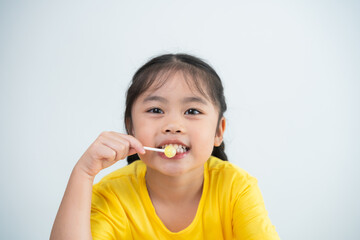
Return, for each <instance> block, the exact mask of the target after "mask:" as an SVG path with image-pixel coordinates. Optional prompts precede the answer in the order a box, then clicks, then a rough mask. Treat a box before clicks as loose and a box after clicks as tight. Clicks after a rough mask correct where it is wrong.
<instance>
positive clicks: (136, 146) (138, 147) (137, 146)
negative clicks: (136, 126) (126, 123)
mask: <svg viewBox="0 0 360 240" xmlns="http://www.w3.org/2000/svg"><path fill="white" fill-rule="evenodd" d="M109 136H110V137H113V138H114V139H117V140H119V141H121V140H125V139H126V140H127V141H128V142H129V143H130V146H129V149H130V152H131V154H129V155H132V154H134V153H141V154H145V149H144V147H143V145H142V143H141V142H140V141H139V140H137V139H136V138H135V137H133V136H131V135H127V134H122V133H117V132H113V131H110V132H109ZM132 149H133V150H135V151H131V150H132Z"/></svg>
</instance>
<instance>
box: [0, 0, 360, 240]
mask: <svg viewBox="0 0 360 240" xmlns="http://www.w3.org/2000/svg"><path fill="white" fill-rule="evenodd" d="M359 12H360V4H359V2H358V1H344V0H336V1H317V0H313V1H299V0H298V1H286V0H276V1H165V0H163V1H160V0H153V1H1V2H0V104H1V105H0V111H1V118H0V131H1V132H0V133H1V134H0V160H1V174H0V186H1V189H0V190H1V197H0V203H1V204H0V213H1V216H0V239H28V240H32V239H34V240H35V239H36V240H38V239H48V238H49V236H50V231H51V227H52V224H53V221H54V218H55V216H56V213H57V210H58V207H59V204H60V201H61V199H62V196H63V193H64V190H65V187H66V184H67V181H68V178H69V175H70V173H71V170H72V168H73V167H74V165H75V163H76V162H77V160H78V159H79V158H80V157H81V155H82V154H83V153H84V152H85V150H86V149H87V148H88V146H89V145H90V144H91V143H92V142H93V141H94V140H95V139H96V137H97V136H98V135H99V134H100V133H101V132H102V131H110V130H111V131H118V132H124V128H123V119H122V118H123V111H124V99H125V91H126V89H127V87H128V85H129V82H130V79H131V77H132V75H133V74H134V72H135V71H136V70H137V68H139V67H140V66H141V65H142V64H143V63H145V62H146V61H147V60H148V59H150V58H151V57H153V56H156V55H158V54H163V53H170V52H171V53H172V52H175V53H176V52H185V53H190V54H194V55H196V56H198V57H201V58H203V59H205V60H206V61H207V62H209V63H210V64H211V65H212V66H213V67H214V68H215V70H216V71H217V72H218V74H219V75H220V77H221V78H222V80H223V82H224V86H225V94H226V98H227V103H228V111H227V112H226V114H225V116H226V117H227V121H228V122H227V130H226V134H225V143H226V148H227V153H228V155H229V159H230V161H231V162H233V163H235V164H236V165H238V166H240V167H241V168H243V169H245V170H246V171H248V172H249V173H250V174H252V175H253V176H255V177H256V178H257V179H258V180H259V186H260V189H261V191H262V193H263V196H264V199H265V205H266V208H267V210H268V212H269V216H270V219H271V220H272V223H273V224H274V225H275V226H276V229H277V231H278V233H279V235H280V237H281V238H282V239H292V240H297V239H298V240H304V239H314V240H318V239H326V240H331V239H360V228H359V223H360V209H359V208H360V207H359V206H360V205H359V201H358V199H359V197H360V187H359V185H360V184H359V183H360V177H359V174H358V172H359V170H360V164H359V160H360V150H359V149H360V148H359V147H360V146H359V145H360V144H359V143H360V141H359V140H360V137H359V135H360V129H359V122H360V97H359V93H360V91H359V90H360V84H359V80H360V70H359V69H360V68H359V66H360V44H359V43H360V17H359ZM124 165H126V163H125V161H122V162H119V163H117V164H115V165H114V166H112V167H111V168H109V169H106V170H103V171H102V172H101V173H100V174H99V175H98V176H97V178H96V181H99V180H100V179H101V177H103V176H105V175H106V174H108V173H110V172H112V171H114V170H115V169H117V168H119V167H122V166H124Z"/></svg>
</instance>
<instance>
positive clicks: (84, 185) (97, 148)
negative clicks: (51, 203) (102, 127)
mask: <svg viewBox="0 0 360 240" xmlns="http://www.w3.org/2000/svg"><path fill="white" fill-rule="evenodd" d="M136 152H138V153H141V154H144V153H145V150H144V148H143V146H142V144H141V143H140V142H139V141H138V140H137V139H135V138H134V137H132V136H129V135H125V134H120V133H116V132H103V133H101V134H100V135H99V137H98V138H97V139H96V140H95V141H94V142H93V143H92V144H91V145H90V147H89V148H88V149H87V150H86V152H85V153H84V154H83V156H82V157H81V158H80V160H79V161H78V162H77V164H76V165H75V167H74V169H73V171H72V173H71V176H70V179H69V182H68V185H67V187H66V190H65V194H64V197H63V199H62V201H61V204H60V207H59V211H58V213H57V215H56V218H55V222H54V225H53V228H52V231H51V235H50V240H72V239H76V240H83V239H84V240H85V239H87V240H88V239H92V236H91V226H90V212H91V196H92V185H93V182H94V178H95V176H96V174H98V173H99V172H100V171H101V170H102V169H104V168H107V167H109V166H111V165H113V164H114V163H115V162H117V161H118V160H120V159H124V158H125V157H126V156H128V155H132V154H134V153H136Z"/></svg>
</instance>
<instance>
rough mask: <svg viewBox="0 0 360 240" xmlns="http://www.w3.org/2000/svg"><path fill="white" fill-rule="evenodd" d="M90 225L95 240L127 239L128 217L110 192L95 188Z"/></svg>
mask: <svg viewBox="0 0 360 240" xmlns="http://www.w3.org/2000/svg"><path fill="white" fill-rule="evenodd" d="M90 223H91V234H92V237H93V239H94V240H105V239H106V240H110V239H114V240H115V239H127V238H125V237H126V235H127V231H126V229H128V228H127V225H128V224H127V219H126V215H125V213H124V210H123V209H122V207H121V205H120V204H119V201H117V198H116V196H113V195H112V192H111V191H109V190H106V189H101V190H99V189H98V188H95V187H94V188H93V193H92V199H91V215H90Z"/></svg>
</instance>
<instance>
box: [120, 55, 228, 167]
mask: <svg viewBox="0 0 360 240" xmlns="http://www.w3.org/2000/svg"><path fill="white" fill-rule="evenodd" d="M178 72H180V73H182V74H183V76H184V79H185V80H186V83H187V84H188V85H189V87H190V86H191V87H193V86H195V87H196V89H197V90H198V91H199V92H200V93H201V94H202V95H203V96H204V97H206V98H207V99H210V100H211V101H212V102H213V104H214V105H215V106H217V107H218V110H219V118H218V124H217V125H219V123H220V120H221V118H222V117H223V115H224V112H225V111H226V102H225V96H224V88H223V86H222V83H221V80H220V77H219V76H218V75H217V73H216V72H215V70H214V69H213V68H212V67H211V66H210V65H209V64H207V63H206V62H204V61H203V60H201V59H199V58H197V57H194V56H191V55H188V54H165V55H160V56H158V57H155V58H153V59H151V60H150V61H148V62H147V63H146V64H145V65H144V66H142V67H141V68H140V69H139V70H138V71H137V72H136V73H135V75H134V77H133V79H132V82H131V85H130V87H129V89H128V91H127V93H126V109H125V116H124V122H125V127H126V132H127V133H128V134H132V133H133V126H132V117H131V109H132V106H133V104H134V102H135V100H136V99H137V98H138V97H139V96H140V95H141V94H142V93H144V92H145V91H146V90H147V89H148V88H149V87H150V86H152V85H153V84H154V87H155V88H160V87H161V86H162V85H163V84H164V83H165V82H166V80H167V79H168V78H169V77H171V76H173V75H174V74H175V73H178ZM224 150H225V144H224V142H222V143H221V145H220V146H219V147H214V149H213V151H212V153H211V155H213V156H215V157H218V158H220V159H222V160H224V161H227V156H226V154H225V151H224ZM138 159H140V158H139V156H138V155H137V154H134V155H131V156H128V158H127V161H128V164H130V163H132V162H134V161H135V160H138Z"/></svg>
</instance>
